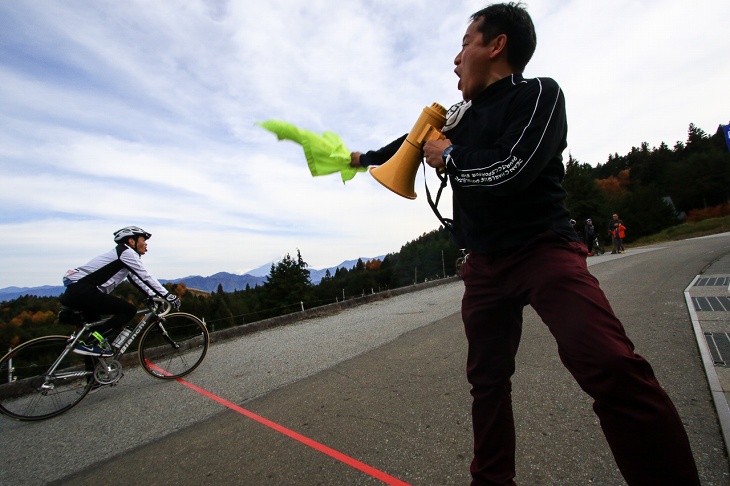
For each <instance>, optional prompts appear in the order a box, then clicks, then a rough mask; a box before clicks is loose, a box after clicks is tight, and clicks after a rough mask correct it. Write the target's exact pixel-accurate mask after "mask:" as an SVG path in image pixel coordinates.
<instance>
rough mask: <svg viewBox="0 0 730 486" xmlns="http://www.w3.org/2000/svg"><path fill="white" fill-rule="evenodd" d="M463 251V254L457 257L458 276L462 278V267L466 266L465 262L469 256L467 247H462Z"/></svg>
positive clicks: (461, 250)
mask: <svg viewBox="0 0 730 486" xmlns="http://www.w3.org/2000/svg"><path fill="white" fill-rule="evenodd" d="M459 251H460V252H461V256H460V257H459V258H457V259H456V264H455V266H456V276H457V277H459V278H461V268H462V267H463V266H464V263H466V257H467V256H469V253H468V252H467V251H466V249H464V248H462V249H460V250H459Z"/></svg>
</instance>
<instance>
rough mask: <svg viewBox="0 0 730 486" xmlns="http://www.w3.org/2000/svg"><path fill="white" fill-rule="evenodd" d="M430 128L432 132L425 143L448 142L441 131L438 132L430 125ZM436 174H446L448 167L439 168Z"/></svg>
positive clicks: (429, 132)
mask: <svg viewBox="0 0 730 486" xmlns="http://www.w3.org/2000/svg"><path fill="white" fill-rule="evenodd" d="M429 128H430V129H432V130H429V131H428V133H426V136H425V137H424V140H423V143H426V142H429V141H431V140H446V135H444V134H443V133H441V130H436V129H435V128H434V127H432V126H430V125H429ZM436 172H438V173H439V174H443V173H444V172H446V167H439V168H438V169H436Z"/></svg>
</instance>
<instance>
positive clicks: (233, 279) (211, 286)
mask: <svg viewBox="0 0 730 486" xmlns="http://www.w3.org/2000/svg"><path fill="white" fill-rule="evenodd" d="M384 257H385V256H384V255H381V256H377V257H373V258H363V257H361V258H359V260H362V261H363V262H369V261H370V260H375V259H379V260H382V259H383V258H384ZM272 263H273V264H274V265H276V263H277V262H269V263H266V264H264V265H262V266H260V267H258V268H256V269H254V270H251V271H249V272H247V273H246V274H244V275H237V274H233V273H227V272H219V273H216V274H215V275H211V276H209V277H201V276H200V275H191V276H189V277H183V278H176V279H173V280H160V282H162V283H168V282H170V283H180V282H185V286H186V287H190V288H193V289H199V290H204V291H206V292H214V291H216V290H218V285H221V286H222V287H223V291H224V292H233V291H234V290H245V289H246V286H247V285H248V286H250V287H256V286H257V285H263V284H264V283H266V280H267V277H268V275H269V273H270V272H271V265H272ZM355 265H357V259H356V260H346V261H344V262H342V263H340V264H339V265H337V266H335V267H329V268H323V269H321V270H316V269H309V276H310V279H311V281H312V283H313V284H315V285H317V284H318V283H319V282H320V281H321V280H322V279H323V278H324V276H325V275H326V273H327V270H329V272H330V274H331V275H334V274H335V272H336V271H337V269H338V268H346V269H348V270H350V269H352V268H353V267H354V266H355ZM64 288H65V287H63V286H52V285H44V286H42V287H5V288H4V289H0V302H3V301H7V300H14V299H17V298H18V297H22V296H24V295H35V296H38V297H58V296H59V295H61V294H62V293H63V290H64Z"/></svg>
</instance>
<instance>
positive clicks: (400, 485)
mask: <svg viewBox="0 0 730 486" xmlns="http://www.w3.org/2000/svg"><path fill="white" fill-rule="evenodd" d="M176 379H177V381H178V382H179V383H181V384H183V385H185V386H186V387H188V388H190V389H191V390H194V391H196V392H198V393H200V394H201V395H203V396H206V397H208V398H210V399H211V400H214V401H216V402H218V403H220V404H221V405H223V406H225V407H228V408H230V409H231V410H233V411H235V412H238V413H240V414H241V415H245V416H246V417H248V418H250V419H253V420H255V421H257V422H259V423H261V424H263V425H265V426H267V427H270V428H272V429H274V430H276V431H277V432H280V433H282V434H284V435H286V436H289V437H291V438H292V439H294V440H297V441H299V442H301V443H302V444H305V445H307V446H309V447H311V448H312V449H315V450H318V451H319V452H322V453H324V454H327V455H328V456H330V457H332V458H334V459H337V460H338V461H340V462H343V463H345V464H347V465H348V466H350V467H353V468H355V469H358V470H360V471H362V472H364V473H365V474H368V475H370V476H372V477H374V478H376V479H379V480H381V481H383V482H384V483H385V484H391V485H394V486H409V484H408V483H405V482H403V481H401V480H400V479H397V478H394V477H393V476H390V475H388V474H386V473H384V472H382V471H379V470H377V469H375V468H374V467H371V466H368V465H367V464H365V463H362V462H360V461H358V460H357V459H353V458H352V457H350V456H347V455H345V454H343V453H341V452H338V451H336V450H334V449H332V448H330V447H327V446H326V445H324V444H320V443H319V442H317V441H315V440H312V439H310V438H308V437H305V436H303V435H301V434H299V433H297V432H294V431H293V430H290V429H287V428H286V427H284V426H282V425H279V424H277V423H275V422H272V421H271V420H269V419H266V418H264V417H262V416H261V415H257V414H255V413H253V412H251V411H249V410H246V409H245V408H242V407H239V406H238V405H236V404H235V403H231V402H229V401H228V400H226V399H224V398H221V397H219V396H217V395H214V394H213V393H211V392H209V391H208V390H205V389H203V388H200V387H199V386H196V385H193V384H192V383H190V382H188V381H185V380H183V379H182V378H176Z"/></svg>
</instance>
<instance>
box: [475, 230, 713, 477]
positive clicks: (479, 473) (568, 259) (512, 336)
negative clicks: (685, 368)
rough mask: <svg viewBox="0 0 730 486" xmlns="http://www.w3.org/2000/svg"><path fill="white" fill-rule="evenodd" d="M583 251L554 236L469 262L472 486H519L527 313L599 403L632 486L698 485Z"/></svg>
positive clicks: (662, 398)
mask: <svg viewBox="0 0 730 486" xmlns="http://www.w3.org/2000/svg"><path fill="white" fill-rule="evenodd" d="M586 254H587V253H586V248H585V246H584V245H583V244H582V243H578V242H570V241H566V240H565V239H563V238H561V237H559V236H558V235H556V234H554V233H552V232H548V233H545V234H543V235H541V236H540V237H539V238H538V240H537V241H536V242H534V243H531V244H530V245H529V246H528V247H526V248H524V249H519V250H516V251H513V252H509V253H505V254H500V255H478V254H471V255H469V257H468V258H467V261H466V264H465V266H464V267H465V268H464V269H463V278H464V284H465V287H466V289H465V292H464V298H463V301H462V317H463V320H464V327H465V330H466V337H467V340H468V343H469V352H468V358H467V378H468V380H469V383H470V384H471V385H472V391H471V393H472V397H473V405H472V419H473V427H474V459H473V461H472V465H471V473H472V477H473V482H472V484H473V485H514V484H516V483H515V482H514V477H515V428H514V419H513V415H512V399H511V381H510V380H511V376H512V374H513V373H514V371H515V355H516V353H517V347H518V346H519V341H520V335H521V332H522V310H523V308H524V306H526V305H531V306H532V307H533V308H534V309H535V311H536V312H537V314H538V315H539V316H540V318H541V319H542V320H543V322H544V323H545V324H546V325H547V326H548V328H549V330H550V332H551V333H552V335H553V337H554V338H555V340H556V342H557V344H558V353H559V355H560V359H561V361H562V362H563V364H564V365H565V367H566V368H567V369H568V370H569V371H570V373H571V374H572V375H573V377H574V378H575V379H576V381H577V382H578V384H579V385H580V387H581V388H582V389H583V390H584V391H585V392H586V393H588V394H589V395H590V396H591V397H592V398H593V400H594V404H593V409H594V411H595V413H596V414H597V415H598V417H599V419H600V423H601V428H602V429H603V433H604V434H605V436H606V439H607V440H608V443H609V446H610V447H611V451H612V452H613V455H614V458H615V459H616V463H617V464H618V467H619V469H620V470H621V473H622V474H623V476H624V478H625V479H626V481H627V483H628V484H629V485H632V486H633V485H641V486H647V485H662V486H668V485H682V486H688V485H699V484H700V482H699V478H698V475H697V468H696V466H695V462H694V458H693V457H692V452H691V450H690V445H689V440H688V438H687V434H686V432H685V430H684V427H683V425H682V422H681V420H680V418H679V415H678V414H677V411H676V409H675V408H674V405H673V404H672V402H671V400H670V399H669V397H668V396H667V394H666V393H665V392H664V390H663V389H662V388H661V386H660V385H659V383H658V382H657V380H656V378H655V377H654V372H653V370H652V368H651V366H650V365H649V363H648V362H647V361H646V360H644V358H642V357H641V356H639V355H637V354H635V353H634V346H633V344H632V343H631V341H630V340H629V338H628V337H627V336H626V333H625V331H624V328H623V326H622V325H621V322H620V321H619V320H618V319H617V318H616V316H615V315H614V313H613V310H612V309H611V306H610V304H609V303H608V300H607V299H606V296H605V295H604V294H603V291H602V290H601V289H600V287H599V285H598V281H597V280H596V279H595V278H594V277H593V276H592V275H591V274H590V273H589V272H588V268H587V266H586Z"/></svg>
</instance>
